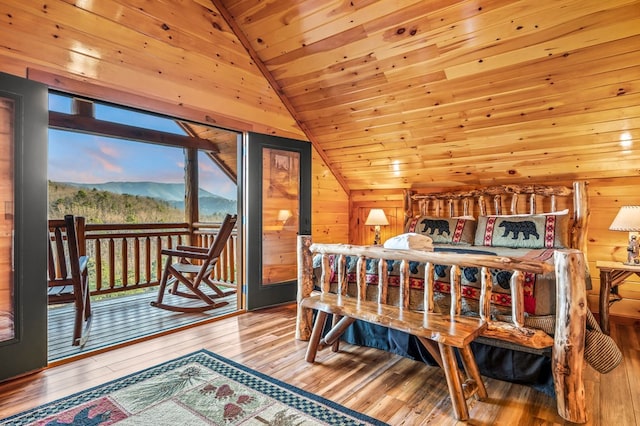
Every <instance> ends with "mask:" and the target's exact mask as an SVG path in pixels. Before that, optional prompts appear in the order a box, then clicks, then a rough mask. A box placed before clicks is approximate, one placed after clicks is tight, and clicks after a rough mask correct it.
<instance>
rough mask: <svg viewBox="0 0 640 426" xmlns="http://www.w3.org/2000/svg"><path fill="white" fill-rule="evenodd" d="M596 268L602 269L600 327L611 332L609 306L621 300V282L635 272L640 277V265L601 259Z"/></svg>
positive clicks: (606, 331)
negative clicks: (619, 293) (619, 289)
mask: <svg viewBox="0 0 640 426" xmlns="http://www.w3.org/2000/svg"><path fill="white" fill-rule="evenodd" d="M596 268H598V269H599V270H600V328H602V331H603V332H605V333H606V334H609V306H610V305H611V303H613V302H615V301H617V300H620V296H618V286H619V285H620V284H622V283H623V282H624V281H625V280H626V279H627V278H629V276H631V275H633V274H636V275H638V276H639V277H640V265H638V266H635V265H625V264H624V263H622V262H609V261H600V260H599V261H597V262H596Z"/></svg>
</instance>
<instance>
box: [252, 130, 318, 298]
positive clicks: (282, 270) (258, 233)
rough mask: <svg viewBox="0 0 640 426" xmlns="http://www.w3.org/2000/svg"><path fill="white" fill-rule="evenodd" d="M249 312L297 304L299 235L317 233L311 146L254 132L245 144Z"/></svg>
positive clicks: (306, 143)
mask: <svg viewBox="0 0 640 426" xmlns="http://www.w3.org/2000/svg"><path fill="white" fill-rule="evenodd" d="M245 147H246V152H247V166H246V167H245V171H246V176H247V183H248V188H247V192H246V194H247V195H248V196H247V197H246V199H245V201H246V203H245V205H244V207H245V218H246V229H247V233H246V240H245V243H246V244H245V247H246V260H247V262H246V273H247V279H246V281H245V282H246V284H247V309H249V310H252V309H258V308H261V307H265V306H272V305H276V304H281V303H286V302H290V301H294V300H295V299H296V292H297V257H296V247H297V236H298V234H299V233H303V234H310V233H311V144H310V143H308V142H302V141H298V140H293V139H286V138H279V137H274V136H268V135H261V134H255V133H250V134H249V135H248V138H247V143H246V145H245Z"/></svg>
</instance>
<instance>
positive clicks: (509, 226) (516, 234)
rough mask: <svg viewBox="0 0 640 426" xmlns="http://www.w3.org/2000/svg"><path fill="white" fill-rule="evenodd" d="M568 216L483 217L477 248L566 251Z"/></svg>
mask: <svg viewBox="0 0 640 426" xmlns="http://www.w3.org/2000/svg"><path fill="white" fill-rule="evenodd" d="M568 239H569V215H566V214H563V215H556V214H548V215H545V214H539V215H526V216H523V215H517V216H480V217H479V218H478V227H477V229H476V236H475V245H477V246H491V247H510V248H532V249H534V248H566V247H568Z"/></svg>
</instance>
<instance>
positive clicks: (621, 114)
mask: <svg viewBox="0 0 640 426" xmlns="http://www.w3.org/2000/svg"><path fill="white" fill-rule="evenodd" d="M199 2H201V3H202V2H203V0H199ZM212 3H213V4H214V5H216V6H217V9H218V10H219V11H220V13H221V14H222V15H223V16H224V17H226V18H227V21H228V23H229V25H230V27H231V28H232V29H234V31H235V32H236V34H237V35H238V37H239V38H240V40H242V41H244V42H245V43H246V44H247V46H246V47H247V48H248V50H249V52H250V53H252V54H253V55H254V56H255V57H254V59H256V60H258V61H259V62H260V63H261V64H260V63H259V65H262V67H263V69H264V70H265V71H266V73H267V74H266V75H267V78H268V79H270V81H271V82H272V84H273V85H274V88H275V89H276V91H277V92H278V93H279V94H280V96H281V97H282V99H283V103H284V104H285V105H288V106H289V108H290V109H291V110H292V113H293V115H294V118H295V119H296V120H297V121H298V123H299V125H300V127H301V128H302V129H303V130H304V131H305V133H306V135H307V136H308V138H309V139H310V140H311V141H312V142H313V143H314V145H315V146H316V147H317V148H318V149H319V150H320V152H321V153H322V155H324V156H325V158H326V159H327V160H328V163H329V165H330V167H331V169H332V170H333V171H334V173H335V174H336V175H337V177H338V179H339V180H340V181H342V182H344V184H345V185H346V187H347V189H348V190H360V189H380V188H407V187H418V186H423V187H434V188H435V187H438V188H446V187H456V186H470V185H478V184H490V183H502V182H528V181H549V180H556V179H561V180H572V179H589V178H607V177H613V176H638V175H639V174H640V168H639V167H638V160H640V156H639V152H640V151H639V150H638V148H637V146H635V145H637V144H638V143H640V94H639V89H640V2H638V1H625V0H607V1H602V0H570V1H548V0H544V1H539V0H524V1H511V0H484V1H483V0H478V1H476V0H473V1H455V0H429V1H425V0H395V1H391V0H383V1H373V0H351V1H345V0H326V1H318V0H305V1H302V0H277V1H263V0H213V1H212ZM627 143H631V145H630V146H629V145H625V144H627ZM633 143H635V145H633Z"/></svg>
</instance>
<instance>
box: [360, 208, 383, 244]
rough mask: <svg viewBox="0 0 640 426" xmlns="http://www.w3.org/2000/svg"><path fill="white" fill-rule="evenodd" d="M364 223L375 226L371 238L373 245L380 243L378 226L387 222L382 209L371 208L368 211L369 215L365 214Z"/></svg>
mask: <svg viewBox="0 0 640 426" xmlns="http://www.w3.org/2000/svg"><path fill="white" fill-rule="evenodd" d="M364 224H365V225H367V226H374V227H375V232H376V235H375V238H374V240H373V245H378V244H380V226H381V225H388V224H389V221H388V220H387V216H385V214H384V211H383V210H382V209H371V211H370V212H369V216H367V220H366V221H365V222H364Z"/></svg>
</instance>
